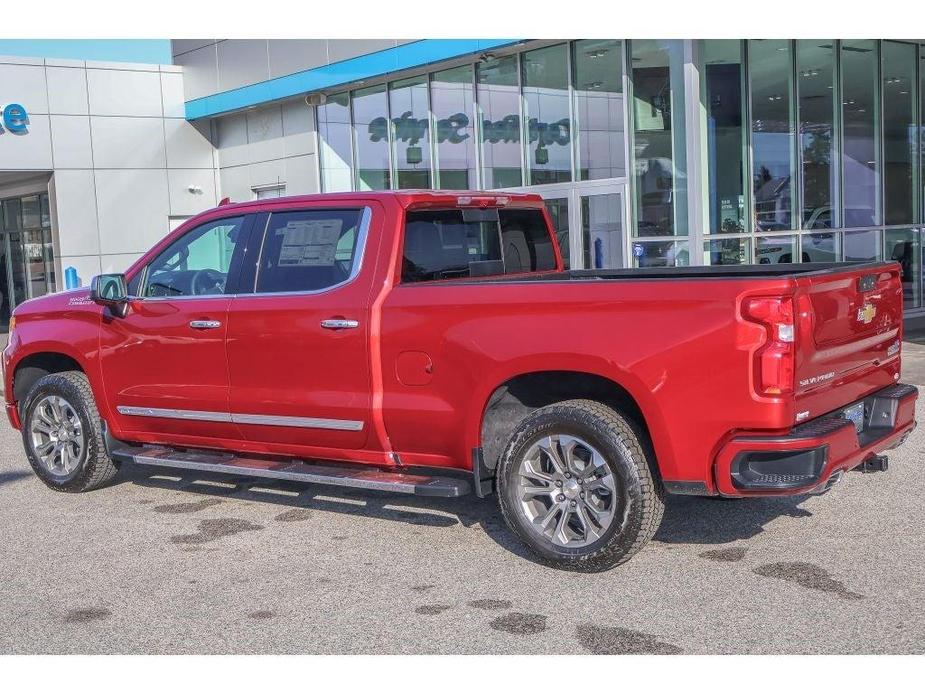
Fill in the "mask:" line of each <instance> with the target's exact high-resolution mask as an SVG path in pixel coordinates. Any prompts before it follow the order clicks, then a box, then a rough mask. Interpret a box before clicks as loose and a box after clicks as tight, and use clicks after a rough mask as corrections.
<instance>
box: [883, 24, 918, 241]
mask: <svg viewBox="0 0 925 694" xmlns="http://www.w3.org/2000/svg"><path fill="white" fill-rule="evenodd" d="M881 45H882V50H883V68H882V72H881V74H882V77H883V81H882V83H883V190H884V197H883V217H884V224H912V222H913V221H914V219H913V217H914V212H913V210H914V200H915V189H914V188H913V177H912V167H913V166H914V163H913V162H915V160H916V156H915V155H916V151H917V147H916V138H917V135H918V131H917V128H916V117H915V110H916V106H915V91H916V84H915V46H914V45H913V44H911V43H898V42H896V41H884V42H883V43H882V44H881Z"/></svg>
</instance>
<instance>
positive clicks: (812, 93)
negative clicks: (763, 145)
mask: <svg viewBox="0 0 925 694" xmlns="http://www.w3.org/2000/svg"><path fill="white" fill-rule="evenodd" d="M834 44H835V42H834V41H826V40H816V39H803V40H799V41H797V94H798V96H799V102H798V106H799V116H798V118H799V124H800V140H799V143H800V165H801V167H802V173H803V228H804V229H832V228H835V227H836V226H838V224H837V223H836V220H834V219H833V214H832V213H833V210H832V205H833V204H834V203H835V200H836V197H835V186H836V180H837V174H836V169H835V167H834V163H835V90H834V85H835V45H834Z"/></svg>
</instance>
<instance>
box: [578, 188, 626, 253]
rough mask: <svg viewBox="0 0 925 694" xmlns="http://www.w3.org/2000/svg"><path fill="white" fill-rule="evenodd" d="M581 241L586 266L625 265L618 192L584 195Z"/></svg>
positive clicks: (621, 212) (582, 198)
mask: <svg viewBox="0 0 925 694" xmlns="http://www.w3.org/2000/svg"><path fill="white" fill-rule="evenodd" d="M581 243H582V248H583V249H584V261H585V264H584V266H585V267H586V268H588V269H591V270H598V269H602V268H608V269H613V268H621V267H623V201H622V197H621V196H620V194H619V193H608V194H606V195H582V196H581Z"/></svg>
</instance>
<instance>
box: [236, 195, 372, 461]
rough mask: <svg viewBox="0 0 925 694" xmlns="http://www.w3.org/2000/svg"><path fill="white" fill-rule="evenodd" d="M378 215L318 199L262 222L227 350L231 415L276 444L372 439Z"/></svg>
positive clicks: (285, 448) (348, 443)
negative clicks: (372, 230)
mask: <svg viewBox="0 0 925 694" xmlns="http://www.w3.org/2000/svg"><path fill="white" fill-rule="evenodd" d="M370 221H371V209H370V208H368V207H366V208H330V207H327V208H325V207H312V208H304V209H289V210H285V211H280V212H274V213H273V214H272V215H270V216H269V218H266V217H262V218H261V219H260V220H258V222H257V227H258V228H265V229H266V231H265V233H264V236H263V243H262V246H261V247H260V248H259V251H257V252H256V256H257V261H256V271H255V273H254V276H253V277H249V278H248V277H247V271H245V273H243V275H242V283H243V282H249V283H250V286H249V288H248V289H249V291H244V290H245V288H244V287H241V290H240V291H239V293H238V295H237V296H235V297H234V299H233V300H232V303H231V308H230V311H229V317H228V337H227V340H228V342H227V353H228V369H229V373H230V377H231V413H232V418H233V419H234V421H235V422H237V424H238V427H239V428H240V430H241V432H242V433H243V435H244V436H245V438H246V439H248V440H249V441H252V442H255V443H260V444H263V445H264V446H265V450H266V451H268V452H276V453H287V452H289V453H293V454H296V453H298V452H299V451H300V450H304V449H299V448H297V447H306V446H307V447H312V448H314V449H361V448H363V447H364V446H365V445H366V443H367V440H368V439H369V438H370V429H371V427H372V418H371V411H372V385H371V374H370V345H369V333H370V324H369V316H370V312H369V304H370V301H371V295H372V292H373V283H372V273H373V272H374V270H375V259H376V248H375V247H373V246H375V243H374V241H375V242H378V241H379V239H380V234H369V233H368V231H369V225H370ZM367 241H369V243H370V244H371V247H369V248H366V245H367ZM364 256H365V258H366V260H365V262H364ZM247 266H248V267H250V262H248V263H247ZM307 454H310V455H324V452H323V451H313V452H309V453H307ZM332 455H333V452H332Z"/></svg>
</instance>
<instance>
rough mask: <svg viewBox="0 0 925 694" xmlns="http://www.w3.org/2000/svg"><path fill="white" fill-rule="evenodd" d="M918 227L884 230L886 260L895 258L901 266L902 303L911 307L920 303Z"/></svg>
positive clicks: (920, 268) (920, 281)
mask: <svg viewBox="0 0 925 694" xmlns="http://www.w3.org/2000/svg"><path fill="white" fill-rule="evenodd" d="M920 246H921V243H920V240H919V230H918V229H901V230H895V229H890V230H888V231H887V232H886V255H887V260H895V261H896V262H897V263H899V265H900V267H901V268H902V282H903V305H904V306H905V307H906V308H913V307H915V306H919V305H920V304H921V296H922V294H921V291H922V254H921V249H920Z"/></svg>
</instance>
